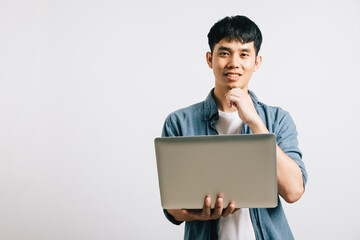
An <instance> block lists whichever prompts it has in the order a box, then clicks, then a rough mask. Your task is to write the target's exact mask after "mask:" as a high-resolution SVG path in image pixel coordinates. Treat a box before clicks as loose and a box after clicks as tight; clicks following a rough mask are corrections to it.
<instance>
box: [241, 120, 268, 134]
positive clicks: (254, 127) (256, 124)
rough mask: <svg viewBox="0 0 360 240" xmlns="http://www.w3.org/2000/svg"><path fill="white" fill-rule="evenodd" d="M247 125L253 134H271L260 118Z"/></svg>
mask: <svg viewBox="0 0 360 240" xmlns="http://www.w3.org/2000/svg"><path fill="white" fill-rule="evenodd" d="M246 124H247V125H248V126H249V127H250V129H251V132H252V133H269V130H268V129H267V128H266V126H265V124H264V123H263V121H262V119H261V118H260V117H259V118H258V119H256V120H253V121H250V122H248V123H246Z"/></svg>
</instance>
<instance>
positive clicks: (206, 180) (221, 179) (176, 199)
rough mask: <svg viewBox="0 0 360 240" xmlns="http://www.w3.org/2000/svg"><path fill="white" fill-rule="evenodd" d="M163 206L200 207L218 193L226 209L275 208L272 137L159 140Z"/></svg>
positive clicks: (157, 142) (275, 180)
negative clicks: (231, 205)
mask: <svg viewBox="0 0 360 240" xmlns="http://www.w3.org/2000/svg"><path fill="white" fill-rule="evenodd" d="M155 153H156V159H157V167H158V176H159V187H160V196H161V204H162V207H163V208H165V209H181V208H185V209H195V208H202V207H203V203H204V198H205V196H206V195H207V194H210V195H211V199H213V200H212V207H214V205H215V201H214V199H216V197H217V195H218V193H220V192H221V193H223V194H224V206H227V205H228V202H229V201H231V200H233V201H235V202H236V207H239V208H271V207H276V206H277V204H278V200H277V196H278V192H277V173H276V139H275V135H274V134H246V135H212V136H193V137H165V138H156V139H155Z"/></svg>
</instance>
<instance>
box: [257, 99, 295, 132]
mask: <svg viewBox="0 0 360 240" xmlns="http://www.w3.org/2000/svg"><path fill="white" fill-rule="evenodd" d="M257 111H258V114H259V115H260V117H261V118H262V120H263V121H264V123H265V125H266V126H267V128H268V130H269V131H270V132H272V133H275V134H277V135H279V136H280V135H283V134H284V133H288V134H295V133H296V126H295V122H294V120H293V119H292V117H291V115H290V113H289V112H288V111H286V110H284V109H283V108H281V107H278V106H270V105H267V104H265V103H262V102H258V105H257Z"/></svg>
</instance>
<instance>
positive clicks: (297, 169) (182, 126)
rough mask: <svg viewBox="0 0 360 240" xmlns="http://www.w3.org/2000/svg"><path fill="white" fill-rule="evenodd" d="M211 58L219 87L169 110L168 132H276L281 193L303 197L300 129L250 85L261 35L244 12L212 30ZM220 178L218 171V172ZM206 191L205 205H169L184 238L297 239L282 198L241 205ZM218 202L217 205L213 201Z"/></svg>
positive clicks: (208, 55)
mask: <svg viewBox="0 0 360 240" xmlns="http://www.w3.org/2000/svg"><path fill="white" fill-rule="evenodd" d="M208 40H209V46H210V52H207V53H206V61H207V63H208V65H209V67H210V68H211V69H212V70H213V73H214V76H215V88H214V89H212V90H211V92H210V93H209V95H208V97H207V98H206V100H205V101H203V102H200V103H197V104H194V105H192V106H189V107H187V108H184V109H180V110H178V111H176V112H173V113H172V114H170V115H169V116H168V117H167V119H166V121H165V124H164V128H163V134H162V135H163V136H192V135H214V134H252V133H269V132H271V133H274V134H275V135H276V142H277V145H276V154H277V157H276V160H277V180H278V192H279V195H280V196H281V197H282V198H283V199H284V200H285V201H286V202H288V203H293V202H296V201H297V200H298V199H300V197H301V196H302V194H303V192H304V187H305V184H306V180H307V173H306V169H305V166H304V163H303V162H302V160H301V157H302V154H301V152H300V150H299V148H298V140H297V131H296V127H295V124H294V122H293V120H292V118H291V117H290V115H289V113H287V112H286V111H284V110H283V109H281V108H279V107H273V106H268V105H266V104H264V103H262V102H260V101H259V100H258V99H257V97H256V96H255V94H254V93H253V92H251V91H250V90H248V84H249V80H250V78H251V76H252V74H253V72H255V71H256V70H258V69H259V67H260V65H261V61H262V58H261V56H259V55H258V52H259V50H260V46H261V42H262V35H261V32H260V30H259V28H258V27H257V25H256V24H255V23H254V22H252V21H251V20H250V19H248V18H247V17H245V16H234V17H226V18H224V19H222V20H220V21H218V22H217V23H216V24H215V25H214V26H213V27H212V28H211V29H210V32H209V34H208ZM215 177H216V176H215ZM223 197H224V196H223V195H222V194H219V196H218V197H217V199H211V198H210V196H204V198H205V200H204V205H203V209H199V210H187V209H167V210H166V209H164V213H165V216H166V217H167V218H168V219H169V220H170V221H171V222H172V223H174V224H178V225H179V224H181V223H182V222H184V221H185V222H186V225H185V239H293V235H292V233H291V230H290V227H289V225H288V223H287V220H286V217H285V214H284V211H283V208H282V205H281V202H280V198H279V197H278V206H277V207H276V208H268V209H266V208H258V209H256V208H252V209H243V208H242V209H237V208H236V203H235V202H233V201H231V202H230V203H229V204H228V206H224V205H223ZM212 201H216V203H215V208H214V210H211V208H210V206H211V202H212Z"/></svg>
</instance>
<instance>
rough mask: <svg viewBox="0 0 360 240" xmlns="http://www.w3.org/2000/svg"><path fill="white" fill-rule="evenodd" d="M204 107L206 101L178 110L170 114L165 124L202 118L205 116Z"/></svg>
mask: <svg viewBox="0 0 360 240" xmlns="http://www.w3.org/2000/svg"><path fill="white" fill-rule="evenodd" d="M203 105H204V101H202V102H198V103H195V104H193V105H190V106H188V107H184V108H181V109H178V110H176V111H174V112H172V113H170V114H169V115H168V116H167V118H166V119H165V122H167V121H170V122H174V121H182V120H185V119H189V118H196V117H200V116H201V114H203V107H204V106H203Z"/></svg>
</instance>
